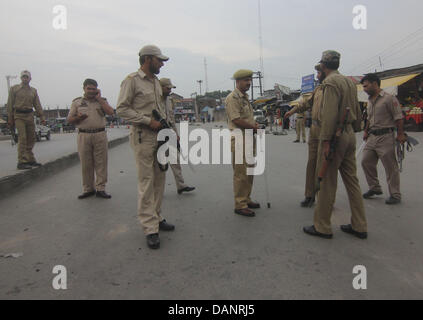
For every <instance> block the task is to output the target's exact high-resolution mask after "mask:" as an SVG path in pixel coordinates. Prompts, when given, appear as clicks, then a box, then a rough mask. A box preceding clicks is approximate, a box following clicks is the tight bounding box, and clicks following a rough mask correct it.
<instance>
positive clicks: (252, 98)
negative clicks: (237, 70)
mask: <svg viewBox="0 0 423 320" xmlns="http://www.w3.org/2000/svg"><path fill="white" fill-rule="evenodd" d="M252 79H253V81H252V83H251V101H254V88H260V96H263V84H262V79H263V74H262V73H261V72H260V71H257V72H253V77H252ZM254 79H258V80H259V85H258V86H255V85H254Z"/></svg>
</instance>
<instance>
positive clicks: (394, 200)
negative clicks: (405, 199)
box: [385, 197, 401, 205]
mask: <svg viewBox="0 0 423 320" xmlns="http://www.w3.org/2000/svg"><path fill="white" fill-rule="evenodd" d="M385 203H386V204H388V205H394V204H400V203H401V199H397V198H394V197H389V199H387V200H386V201H385Z"/></svg>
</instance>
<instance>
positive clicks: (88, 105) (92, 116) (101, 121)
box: [68, 97, 106, 129]
mask: <svg viewBox="0 0 423 320" xmlns="http://www.w3.org/2000/svg"><path fill="white" fill-rule="evenodd" d="M103 99H104V98H103ZM104 100H106V99H104ZM78 113H82V114H86V115H88V118H86V119H84V120H82V121H80V122H78V123H77V124H75V127H77V128H78V129H100V128H104V127H105V126H106V117H105V112H104V111H103V108H102V107H101V105H100V102H98V101H97V100H88V99H86V98H83V97H79V98H76V99H74V100H73V101H72V105H71V109H70V111H69V115H68V120H69V119H70V118H71V117H74V116H76V115H77V114H78Z"/></svg>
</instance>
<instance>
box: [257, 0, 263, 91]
mask: <svg viewBox="0 0 423 320" xmlns="http://www.w3.org/2000/svg"><path fill="white" fill-rule="evenodd" d="M258 22H259V45H260V72H261V78H260V86H261V79H262V78H263V86H264V62H263V36H262V34H263V32H262V27H261V3H260V0H258ZM262 95H263V93H262Z"/></svg>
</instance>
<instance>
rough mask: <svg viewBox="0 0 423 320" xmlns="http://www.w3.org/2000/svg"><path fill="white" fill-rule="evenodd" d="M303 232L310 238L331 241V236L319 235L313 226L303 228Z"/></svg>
mask: <svg viewBox="0 0 423 320" xmlns="http://www.w3.org/2000/svg"><path fill="white" fill-rule="evenodd" d="M303 231H304V232H305V233H307V234H309V235H311V236H315V237H320V238H324V239H332V237H333V235H332V234H325V233H320V232H319V231H317V230H316V228H315V227H314V226H310V227H304V228H303Z"/></svg>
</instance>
